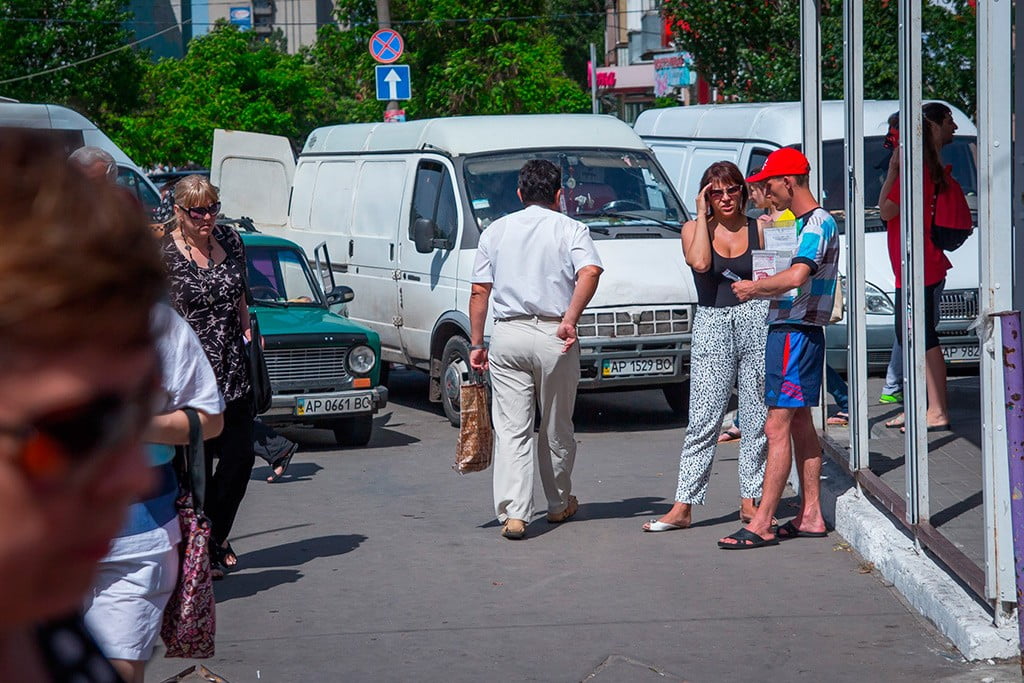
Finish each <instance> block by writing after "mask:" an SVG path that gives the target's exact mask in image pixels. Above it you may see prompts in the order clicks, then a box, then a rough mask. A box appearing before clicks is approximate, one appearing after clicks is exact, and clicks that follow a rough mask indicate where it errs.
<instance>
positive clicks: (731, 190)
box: [708, 185, 743, 199]
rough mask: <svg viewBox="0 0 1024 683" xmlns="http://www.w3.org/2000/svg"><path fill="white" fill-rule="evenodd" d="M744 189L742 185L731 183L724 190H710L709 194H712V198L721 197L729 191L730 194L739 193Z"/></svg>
mask: <svg viewBox="0 0 1024 683" xmlns="http://www.w3.org/2000/svg"><path fill="white" fill-rule="evenodd" d="M742 189H743V186H742V185H730V186H729V187H727V188H725V189H724V190H722V189H718V188H716V189H714V190H708V196H710V197H711V198H712V199H721V198H722V197H723V196H724V195H725V193H727V192H728V193H729V195H737V194H739V193H740V191H741V190H742Z"/></svg>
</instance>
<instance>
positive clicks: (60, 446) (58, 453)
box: [0, 373, 160, 478]
mask: <svg viewBox="0 0 1024 683" xmlns="http://www.w3.org/2000/svg"><path fill="white" fill-rule="evenodd" d="M159 392H160V381H159V374H158V373H154V374H153V375H152V376H151V377H150V378H148V379H147V380H146V381H145V382H144V383H143V384H142V386H141V388H140V389H139V390H137V391H136V392H134V394H133V395H128V396H126V395H122V394H115V393H110V394H100V395H99V396H96V397H94V398H92V399H90V400H89V401H86V402H85V403H81V404H79V405H74V406H68V407H65V408H60V409H58V410H54V411H51V412H48V413H45V414H43V415H40V416H37V417H35V418H33V419H32V420H31V421H29V422H28V423H26V424H24V425H18V426H0V435H4V436H7V437H10V438H13V439H16V440H18V441H20V442H22V447H21V451H20V458H19V459H20V462H21V465H22V467H23V468H24V469H25V471H26V473H27V474H29V475H31V476H33V477H37V478H52V477H54V476H60V475H61V474H63V473H66V472H68V471H70V470H72V469H76V468H77V467H78V466H80V465H82V464H85V463H86V462H89V461H91V460H94V459H96V457H97V456H99V455H102V454H104V453H107V452H109V451H111V450H112V449H113V448H115V447H117V446H119V445H120V444H122V443H124V442H125V441H126V440H128V439H129V438H137V437H138V436H140V435H141V434H142V431H143V430H144V429H145V427H146V425H147V424H148V423H149V421H150V419H151V418H152V416H153V413H154V407H155V405H156V403H155V401H156V397H157V394H158V393H159Z"/></svg>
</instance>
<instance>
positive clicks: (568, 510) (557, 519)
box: [548, 496, 580, 524]
mask: <svg viewBox="0 0 1024 683" xmlns="http://www.w3.org/2000/svg"><path fill="white" fill-rule="evenodd" d="M579 509H580V502H579V501H578V500H576V496H569V504H568V505H566V506H565V509H564V510H562V511H561V512H559V513H557V514H554V513H550V512H549V513H548V522H549V523H551V524H560V523H562V522H564V521H566V520H567V519H569V518H570V517H572V516H573V515H575V514H576V511H577V510H579Z"/></svg>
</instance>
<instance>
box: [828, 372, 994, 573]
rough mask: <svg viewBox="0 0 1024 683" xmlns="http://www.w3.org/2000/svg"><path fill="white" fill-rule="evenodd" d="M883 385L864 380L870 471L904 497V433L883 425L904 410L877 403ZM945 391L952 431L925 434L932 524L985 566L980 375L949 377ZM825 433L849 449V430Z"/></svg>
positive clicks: (874, 381)
mask: <svg viewBox="0 0 1024 683" xmlns="http://www.w3.org/2000/svg"><path fill="white" fill-rule="evenodd" d="M884 384H885V382H884V381H883V380H881V379H880V378H875V377H872V378H869V380H868V402H869V404H868V421H869V423H870V425H871V436H870V439H871V441H870V449H871V457H870V468H869V469H871V471H872V472H874V473H875V474H877V475H878V476H880V477H881V478H882V480H883V481H885V482H886V483H887V484H888V485H889V487H890V488H892V489H893V490H894V491H896V492H897V493H899V494H900V495H903V494H904V492H905V491H906V484H905V476H906V475H905V467H904V457H903V454H904V435H903V434H901V433H900V430H899V429H891V428H886V426H885V423H886V422H887V421H889V420H891V419H893V418H894V417H896V416H898V415H899V414H900V413H901V412H902V411H903V406H902V405H898V404H897V405H893V404H888V405H881V404H879V403H878V396H879V394H881V391H882V386H883V385H884ZM946 393H947V396H948V400H949V420H950V426H951V428H952V429H951V430H950V431H942V432H934V433H929V434H928V453H929V458H928V475H929V477H928V478H929V497H930V503H931V510H932V515H931V523H932V526H934V527H935V528H936V529H938V530H939V531H940V532H942V534H943V535H944V536H946V538H948V539H949V540H950V541H952V542H953V545H955V546H956V547H957V548H959V549H960V551H961V552H963V553H964V554H965V555H967V557H968V558H970V559H971V560H972V561H973V562H974V563H975V564H976V565H978V566H979V567H984V566H985V546H984V518H983V511H982V507H981V503H982V499H981V477H982V474H981V468H982V464H981V409H980V406H981V386H980V383H979V379H978V376H977V375H973V376H970V375H960V376H957V375H951V376H950V377H949V384H948V388H947V392H946ZM827 433H828V435H829V437H830V438H832V439H833V440H835V442H836V443H837V444H838V445H839V446H840V447H841V448H844V449H845V448H847V447H848V446H849V443H850V438H849V430H847V429H845V428H834V427H829V428H828V430H827Z"/></svg>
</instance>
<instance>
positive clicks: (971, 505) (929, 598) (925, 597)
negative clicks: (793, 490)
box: [825, 375, 1018, 659]
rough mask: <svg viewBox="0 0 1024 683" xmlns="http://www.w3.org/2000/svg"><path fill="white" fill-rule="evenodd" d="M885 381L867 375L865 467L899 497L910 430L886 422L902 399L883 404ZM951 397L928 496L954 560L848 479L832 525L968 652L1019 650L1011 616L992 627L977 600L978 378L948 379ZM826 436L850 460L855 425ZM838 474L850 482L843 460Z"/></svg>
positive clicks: (833, 453)
mask: <svg viewBox="0 0 1024 683" xmlns="http://www.w3.org/2000/svg"><path fill="white" fill-rule="evenodd" d="M883 384H884V382H883V381H882V380H881V379H877V378H870V379H869V382H868V397H869V401H870V403H869V407H868V420H869V424H870V429H871V432H870V437H869V448H870V458H869V463H870V464H869V469H870V470H871V472H872V473H873V474H875V475H877V477H878V478H879V479H880V480H881V482H882V483H883V484H884V485H885V486H887V487H888V488H889V489H891V492H892V493H891V495H893V496H895V497H896V498H898V499H899V500H902V499H903V498H904V496H905V491H906V484H905V476H906V475H905V472H906V469H905V458H904V449H905V437H904V435H903V434H902V433H900V430H899V429H898V428H891V427H887V426H886V424H885V423H886V422H887V421H890V420H892V419H893V418H895V417H897V416H898V415H899V414H900V413H901V412H902V409H903V406H901V405H891V404H889V405H880V404H877V402H876V401H877V397H878V395H879V394H880V392H881V389H882V386H883ZM947 395H948V399H949V418H950V426H951V429H950V430H944V431H937V432H933V433H929V434H928V445H929V451H928V453H929V457H928V493H929V502H930V505H931V511H932V514H931V516H930V523H931V525H932V527H934V528H935V529H936V530H937V531H938V532H939V533H940V534H941V535H942V537H944V538H945V539H946V540H947V541H949V543H950V544H951V546H952V548H955V550H953V551H952V552H951V553H950V559H949V562H950V564H949V566H946V565H943V564H942V563H941V562H938V561H936V559H935V557H934V556H933V554H932V553H931V552H930V551H927V550H925V551H921V550H919V549H918V548H916V547H915V546H914V543H913V539H912V537H911V535H910V534H909V532H908V531H907V530H906V529H905V528H904V527H903V526H902V525H901V524H899V523H898V522H897V520H895V519H894V518H893V516H892V515H890V514H888V513H887V512H883V509H889V508H887V507H886V505H885V504H880V503H879V502H878V501H877V500H875V499H871V495H865V496H863V497H862V496H860V495H858V494H857V491H856V490H847V489H848V487H849V484H848V482H847V483H844V484H843V485H842V486H840V487H839V488H838V489H836V488H835V487H832V488H833V493H834V495H835V497H836V498H837V504H836V508H837V513H836V516H837V519H836V529H837V530H838V531H840V532H841V533H843V534H844V535H845V536H846V537H847V538H848V539H849V540H850V541H851V543H852V545H853V546H854V547H855V548H856V549H857V550H858V551H860V552H861V553H862V554H864V555H865V556H867V557H868V558H869V559H870V560H872V561H873V562H874V563H875V564H876V565H877V566H878V568H879V570H880V571H881V573H882V574H883V576H885V577H886V578H887V579H888V580H891V581H893V582H894V583H895V584H896V588H897V589H898V590H899V591H900V592H901V594H902V595H903V596H904V597H905V599H907V600H908V601H909V602H910V603H911V604H912V605H913V606H914V607H915V609H917V610H918V611H919V612H921V614H922V615H924V616H925V617H927V618H928V619H930V620H931V621H932V622H933V623H934V624H935V625H936V626H937V627H938V629H939V630H940V631H941V632H942V633H944V634H946V635H947V636H948V637H950V638H951V640H952V641H953V643H954V644H955V645H956V646H957V647H958V648H959V649H960V651H961V652H962V653H963V654H964V655H965V656H966V657H968V658H969V659H987V658H991V657H997V658H998V657H1013V656H1016V655H1017V654H1018V638H1017V628H1016V621H1015V619H1011V620H1010V621H1009V623H1006V624H1004V625H1003V626H1001V627H996V626H994V625H993V617H992V614H991V608H990V607H988V606H987V605H985V604H984V600H983V599H982V598H981V594H982V592H983V590H984V581H985V578H984V571H983V568H984V566H985V552H984V534H985V529H984V519H983V510H982V507H981V506H982V490H981V489H982V463H981V455H982V454H981V416H980V408H979V407H980V405H981V399H980V386H979V380H978V377H977V376H976V375H974V376H970V375H959V376H950V378H949V385H948V390H947ZM826 435H827V438H826V441H825V452H826V455H828V456H829V457H830V458H831V459H832V460H834V461H836V462H840V463H847V462H848V459H849V438H850V432H849V429H847V428H841V427H829V428H828V429H827V432H826ZM844 466H845V465H844ZM832 471H833V472H834V473H835V475H836V476H837V477H843V478H844V479H845V475H844V474H843V473H842V472H841V471H840V469H839V468H838V467H837V468H834V469H833V470H832ZM956 550H959V551H960V553H962V559H961V560H957V561H954V559H952V556H953V555H955V554H956ZM972 565H973V566H972ZM951 567H952V568H951Z"/></svg>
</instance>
